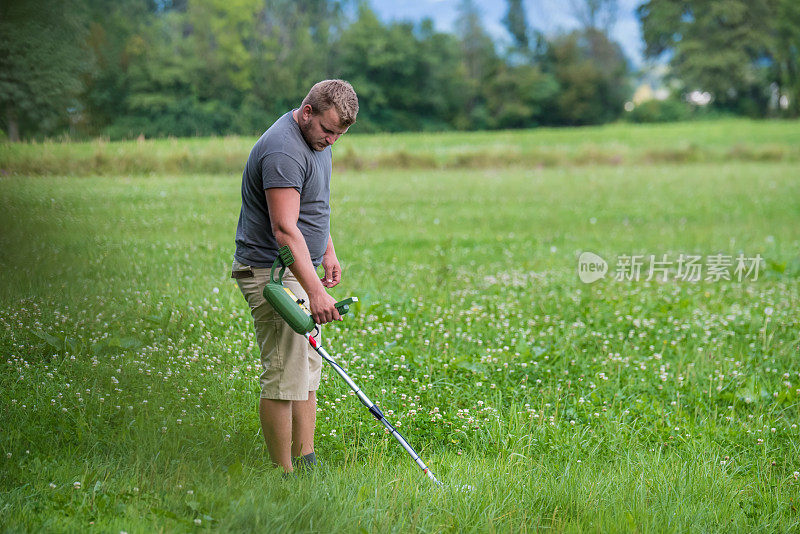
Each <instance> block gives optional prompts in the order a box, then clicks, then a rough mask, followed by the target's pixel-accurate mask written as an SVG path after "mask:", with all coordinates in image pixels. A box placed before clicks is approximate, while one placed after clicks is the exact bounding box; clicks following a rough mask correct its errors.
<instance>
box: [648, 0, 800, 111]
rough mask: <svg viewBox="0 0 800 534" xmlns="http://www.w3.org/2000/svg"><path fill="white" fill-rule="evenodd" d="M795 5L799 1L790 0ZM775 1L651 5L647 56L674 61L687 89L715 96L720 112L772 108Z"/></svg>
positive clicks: (663, 0)
mask: <svg viewBox="0 0 800 534" xmlns="http://www.w3.org/2000/svg"><path fill="white" fill-rule="evenodd" d="M790 1H794V0H790ZM775 5H776V1H775V0H717V1H714V2H708V1H706V0H681V1H675V0H649V1H648V2H646V3H644V4H642V5H641V6H640V7H639V8H638V15H639V18H640V19H641V21H642V32H643V36H644V40H645V43H646V48H645V54H646V55H647V56H648V57H652V58H658V57H662V56H669V58H670V59H669V64H670V67H671V71H672V75H673V76H674V77H675V78H677V79H678V80H681V81H682V82H683V83H684V84H685V87H686V89H687V90H692V89H701V90H704V91H709V92H710V93H712V94H713V96H714V99H715V104H716V105H717V106H718V107H722V108H726V109H730V110H733V111H750V112H756V111H758V112H760V113H763V111H764V110H765V108H766V105H767V101H768V85H769V81H768V80H767V77H766V75H765V70H766V69H765V68H764V66H763V62H764V61H768V59H769V57H770V45H771V44H772V41H771V34H772V33H773V31H772V25H773V24H774V22H775V20H776V19H775V15H776V12H775V9H774V7H775Z"/></svg>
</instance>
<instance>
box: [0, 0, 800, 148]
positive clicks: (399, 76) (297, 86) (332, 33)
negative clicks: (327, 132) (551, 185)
mask: <svg viewBox="0 0 800 534" xmlns="http://www.w3.org/2000/svg"><path fill="white" fill-rule="evenodd" d="M798 5H800V3H797V2H795V1H794V0H716V1H707V0H681V1H677V0H650V1H648V2H645V3H644V4H643V5H642V6H641V7H640V8H639V11H638V13H639V17H640V19H641V21H642V29H643V33H644V38H645V41H646V45H647V50H646V53H647V55H648V57H651V58H667V60H668V63H669V65H670V77H671V78H670V80H671V82H670V83H671V84H672V86H673V87H674V88H675V91H673V94H674V97H673V99H672V101H671V102H668V103H664V104H660V105H661V106H662V107H663V108H664V109H661V110H658V109H657V110H655V111H654V110H651V113H650V116H648V115H647V114H639V115H638V116H640V117H643V118H644V119H647V118H648V117H650V119H653V120H658V118H659V116H664V117H672V116H675V117H677V118H680V117H682V116H685V113H686V112H688V111H687V110H689V107H688V105H687V104H685V103H684V101H683V100H682V95H683V94H684V93H685V92H686V91H689V90H693V89H700V90H703V91H709V92H710V93H711V94H713V95H714V99H713V102H712V103H711V105H710V107H711V108H716V109H719V110H724V111H728V112H732V113H743V114H748V115H751V116H766V115H769V114H774V113H776V111H775V110H779V111H778V112H780V113H783V114H784V115H790V116H797V114H798V97H800V83H798V66H799V65H800V60H799V59H798V48H799V47H798V42H799V41H798V34H799V33H800V9H799V8H798ZM571 7H572V9H573V11H574V14H575V16H576V19H577V20H579V21H580V23H581V25H580V27H579V29H576V30H574V31H571V32H563V33H560V34H557V35H544V34H542V33H541V32H537V31H535V30H533V29H532V28H531V26H530V24H529V22H528V15H527V13H526V12H525V6H524V4H523V2H522V1H521V0H507V3H506V16H505V17H504V19H503V23H504V24H505V26H506V28H507V30H508V33H509V35H510V36H511V40H510V42H509V43H504V44H499V43H497V42H495V40H493V39H492V37H491V36H490V35H489V34H488V33H487V31H486V29H485V27H484V25H483V24H482V20H481V14H480V11H479V8H478V6H477V5H476V4H475V2H474V0H461V2H460V4H459V7H458V19H457V21H456V24H455V27H454V31H452V32H441V31H437V30H436V29H435V28H434V25H433V22H432V21H431V20H430V19H423V20H422V21H419V22H389V23H385V22H382V21H381V20H380V19H379V18H378V17H377V16H376V14H375V12H374V11H373V10H372V9H371V8H370V6H369V4H368V3H367V2H364V1H358V0H115V1H110V0H16V1H15V0H12V1H4V2H3V3H2V4H1V5H0V28H1V29H2V34H3V35H4V39H3V40H2V41H0V107H1V108H2V110H0V113H2V116H1V117H0V120H1V121H2V123H3V130H4V131H5V132H6V135H7V136H8V138H9V139H11V140H15V139H19V138H36V137H41V136H53V135H58V134H60V133H64V132H68V133H69V134H70V135H71V136H73V137H82V136H107V137H110V138H114V139H116V138H133V137H137V136H139V135H144V136H146V137H159V136H168V135H173V136H194V135H226V134H248V135H251V134H256V133H259V132H261V131H263V129H264V128H265V127H266V126H268V125H269V124H270V123H271V121H273V120H274V119H275V118H276V117H277V116H279V115H280V114H282V113H284V112H286V111H287V110H288V109H291V108H292V107H293V106H297V105H298V103H299V102H300V101H301V100H302V98H303V96H304V95H305V93H306V91H307V90H308V88H309V87H310V86H311V85H312V84H313V83H314V82H316V81H318V80H320V79H323V78H330V77H339V78H344V79H347V80H349V81H350V82H351V83H352V84H353V85H354V87H355V88H356V91H357V92H358V94H359V100H360V104H361V110H362V111H361V113H360V114H359V120H358V122H357V124H356V126H354V128H353V131H361V132H373V131H390V132H391V131H408V130H447V129H463V130H467V129H497V128H523V127H533V126H537V125H583V124H599V123H604V122H609V121H614V120H617V119H619V118H620V117H621V116H622V115H623V114H625V113H626V112H625V111H624V104H625V102H626V101H628V100H629V99H630V97H631V94H632V91H633V88H634V81H633V77H632V74H633V73H632V70H631V68H630V64H629V62H628V60H627V59H626V58H625V56H624V54H623V52H622V50H621V48H620V46H619V44H617V43H615V42H614V41H613V40H612V39H610V38H609V29H610V27H611V26H612V25H613V22H614V17H615V13H616V8H617V6H616V0H572V3H571ZM776 95H777V96H776ZM776 98H777V100H776ZM676 113H677V115H676ZM682 114H683V115H682ZM662 118H663V117H662Z"/></svg>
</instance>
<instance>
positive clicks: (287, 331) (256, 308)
mask: <svg viewBox="0 0 800 534" xmlns="http://www.w3.org/2000/svg"><path fill="white" fill-rule="evenodd" d="M233 270H234V271H246V270H252V272H253V274H254V275H255V276H253V277H250V278H237V279H236V283H237V284H238V285H239V289H240V290H241V291H242V294H243V295H244V298H245V299H246V300H247V304H248V305H249V306H250V313H251V314H252V316H253V326H254V327H255V331H256V341H257V342H258V347H259V349H260V351H261V369H262V372H261V378H260V381H261V398H262V399H279V400H299V401H304V400H308V392H309V391H316V390H317V389H319V379H320V372H321V369H322V358H321V357H320V356H319V354H317V353H316V351H314V349H313V348H311V345H309V343H308V340H306V338H304V337H303V336H301V335H300V334H298V333H297V332H295V331H294V330H292V329H291V327H290V326H289V325H288V324H287V323H286V321H284V320H283V319H282V318H281V316H280V315H278V313H277V312H276V311H275V309H274V308H273V307H272V306H271V305H270V304H269V303H268V302H267V301H266V300H265V299H264V295H263V294H262V291H263V290H264V286H265V285H266V283H267V280H268V279H269V271H270V270H269V269H266V268H263V269H262V268H259V267H249V266H248V265H244V264H242V263H239V262H238V261H236V260H234V261H233ZM283 285H285V286H286V287H288V288H289V289H290V290H291V291H292V293H294V294H295V295H296V296H297V298H299V299H304V300H305V301H306V302H308V295H306V292H305V290H303V287H302V286H301V285H300V283H299V282H298V281H297V279H296V278H295V277H294V275H293V274H292V273H291V271H289V269H286V272H285V274H284V275H283ZM320 337H321V334H317V335H316V336H315V337H314V339H316V340H317V342H319V341H320Z"/></svg>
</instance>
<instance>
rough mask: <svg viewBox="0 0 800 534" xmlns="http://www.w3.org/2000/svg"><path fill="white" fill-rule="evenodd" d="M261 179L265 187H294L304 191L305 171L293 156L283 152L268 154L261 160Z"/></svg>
mask: <svg viewBox="0 0 800 534" xmlns="http://www.w3.org/2000/svg"><path fill="white" fill-rule="evenodd" d="M261 181H262V184H263V186H264V189H271V188H273V187H293V188H295V189H296V190H297V192H298V193H302V191H303V182H304V181H305V172H304V171H303V167H302V166H301V165H300V164H299V163H298V162H297V160H295V159H294V158H293V157H291V156H289V155H287V154H283V153H281V152H274V153H272V154H267V155H266V156H265V157H264V159H263V160H262V161H261Z"/></svg>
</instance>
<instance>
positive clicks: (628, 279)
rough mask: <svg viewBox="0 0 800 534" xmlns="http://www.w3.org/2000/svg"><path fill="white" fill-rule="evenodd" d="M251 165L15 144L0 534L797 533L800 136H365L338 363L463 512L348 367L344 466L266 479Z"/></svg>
mask: <svg viewBox="0 0 800 534" xmlns="http://www.w3.org/2000/svg"><path fill="white" fill-rule="evenodd" d="M253 141H254V139H252V138H251V139H246V138H225V139H191V140H184V139H177V140H160V141H139V142H137V141H131V142H127V143H107V142H102V141H101V142H87V143H44V144H27V145H3V146H2V147H0V169H2V173H0V228H2V231H0V348H1V349H2V358H1V359H0V366H2V372H1V373H0V403H2V406H3V418H2V422H0V454H2V456H1V457H0V465H1V466H2V467H1V468H0V530H2V531H4V532H114V533H116V532H127V533H133V532H193V531H206V530H209V531H220V532H256V531H257V532H368V533H373V532H374V533H383V532H531V531H547V532H709V531H711V532H789V531H796V530H798V529H800V511H798V507H799V506H800V480H799V479H800V429H798V424H800V409H799V405H798V402H799V401H800V359H798V356H800V333H799V332H800V328H799V327H800V318H798V313H797V310H798V309H800V181H798V172H797V168H798V166H797V162H798V161H800V152H798V146H800V123H798V122H762V123H758V122H749V121H719V122H709V123H686V124H675V125H664V126H658V127H656V126H634V125H612V126H606V127H600V128H581V129H569V130H531V131H526V132H494V133H446V134H404V135H385V136H369V137H367V136H358V135H348V136H345V137H343V138H342V140H341V146H338V145H337V147H336V148H335V154H336V156H335V169H334V182H333V186H332V208H333V215H332V235H333V239H334V242H335V244H336V250H337V253H338V256H339V259H340V260H341V262H342V266H343V270H344V274H343V279H342V283H341V284H340V285H339V286H338V287H337V288H335V289H334V290H332V293H333V294H334V296H336V297H338V298H344V297H347V296H351V295H354V296H357V297H358V298H359V300H360V302H359V303H358V304H357V305H356V306H354V308H353V311H352V313H351V314H349V315H348V316H347V318H346V320H345V321H344V322H342V323H337V324H335V325H329V326H326V327H325V329H324V333H323V339H324V341H323V344H324V346H325V347H326V348H327V349H328V351H329V352H330V353H331V354H332V355H334V356H335V357H337V358H338V361H339V363H340V364H342V366H343V367H345V369H347V370H348V371H349V372H350V374H351V376H352V377H353V378H354V380H355V381H356V383H358V384H359V385H360V386H362V388H363V389H364V390H365V392H366V393H367V395H368V396H370V397H371V398H372V400H373V401H375V402H376V403H377V404H378V405H379V406H380V407H381V408H382V409H383V411H384V412H385V413H386V414H387V415H388V416H389V417H390V419H391V420H392V422H393V423H395V424H396V425H397V426H398V429H399V430H400V431H401V432H403V434H404V435H405V436H406V438H407V439H408V441H409V442H410V443H411V444H412V446H414V447H415V448H416V449H417V451H418V452H419V453H420V455H421V456H422V458H423V459H424V460H425V461H426V463H427V464H428V465H429V466H430V468H431V469H432V470H433V471H434V472H435V473H436V475H437V477H438V478H439V479H440V480H441V481H442V482H443V483H444V485H443V486H442V487H435V486H433V485H432V484H431V483H430V482H429V481H428V480H427V478H426V477H424V475H422V473H421V472H419V470H418V469H417V467H416V466H415V465H413V464H412V462H411V461H410V460H409V458H408V456H407V455H406V453H405V452H404V451H403V450H402V449H401V448H400V446H399V445H398V444H397V443H396V442H395V441H394V440H393V439H392V438H391V436H388V435H387V434H386V433H385V432H384V431H383V430H382V427H381V426H380V425H379V424H378V423H377V422H376V421H375V420H374V419H373V418H372V416H371V415H370V414H369V413H368V412H367V411H366V410H365V409H364V408H363V407H362V406H361V404H360V403H359V402H358V401H357V399H356V398H355V397H354V396H353V395H352V394H350V391H349V389H348V388H347V387H346V385H345V384H344V383H343V382H342V381H341V380H340V379H339V378H338V377H337V376H336V375H335V373H333V372H332V370H330V369H327V368H324V369H323V382H322V386H321V389H320V391H319V411H318V425H317V439H316V449H317V455H318V457H320V458H321V459H322V461H323V462H324V469H323V470H322V472H320V473H317V474H314V475H313V476H308V477H300V478H296V479H289V480H284V479H282V478H281V476H280V473H279V472H277V471H276V470H275V469H273V468H271V467H270V465H269V461H268V457H267V453H266V448H265V446H264V443H263V439H262V437H261V435H260V429H259V423H258V416H257V402H258V392H259V387H258V380H257V377H258V373H259V363H258V351H257V348H256V346H255V339H254V335H253V333H252V327H251V323H250V315H249V310H248V308H247V306H246V304H245V302H244V300H243V298H242V296H241V294H240V293H239V291H238V289H237V287H236V285H235V283H234V282H233V281H232V280H231V279H230V278H229V276H230V272H229V269H230V263H231V259H232V253H233V235H234V231H235V226H236V221H237V218H238V213H239V204H240V197H239V195H240V183H241V165H242V164H243V162H244V158H245V157H246V155H247V152H248V151H249V148H250V145H252V143H253ZM340 154H341V156H340ZM687 154H688V156H687ZM514 155H516V156H514ZM504 156H509V157H504ZM510 156H514V157H510ZM338 157H341V160H343V161H342V164H341V165H340V166H337V164H336V161H337V160H336V158H338ZM548 158H549V159H548ZM119 162H121V163H120V168H118V169H117V168H116V166H115V165H116V163H119ZM203 162H206V163H207V164H208V169H206V170H204V169H203ZM59 169H61V170H60V171H59ZM584 251H591V252H593V253H595V254H597V255H599V256H601V257H602V258H604V259H605V260H606V261H607V263H608V272H607V273H606V275H605V277H604V278H602V279H600V280H598V281H595V282H594V283H584V282H582V281H581V278H580V277H579V274H578V258H579V256H580V254H581V253H582V252H584ZM632 256H641V259H642V261H643V265H644V266H643V268H642V271H641V273H640V276H638V277H635V278H634V277H633V276H625V272H624V271H623V270H621V269H620V267H619V266H620V265H622V264H624V259H625V258H630V257H632ZM650 256H654V259H655V260H659V261H661V262H662V263H661V264H660V265H661V266H662V267H663V266H665V265H666V267H665V270H664V271H663V273H660V274H659V273H658V272H656V273H654V276H649V273H648V267H649V265H650ZM689 256H697V257H699V258H700V261H701V263H702V264H703V267H704V269H703V271H702V274H701V276H700V279H699V280H697V281H692V280H685V279H681V278H680V276H679V275H680V274H681V273H680V272H679V271H678V269H679V268H680V267H682V265H681V264H680V262H679V260H680V259H682V258H684V259H685V258H687V257H689ZM714 257H718V258H719V257H724V258H728V259H730V260H731V261H732V262H733V264H732V265H730V266H729V269H727V270H725V273H726V274H722V273H717V275H716V276H715V275H714V273H713V271H712V270H711V268H710V267H709V266H710V265H711V263H712V260H713V258H714ZM739 257H743V258H745V259H748V258H749V259H752V258H756V257H760V258H762V261H760V262H758V273H757V274H756V273H755V272H754V271H752V270H751V271H748V272H744V273H743V272H738V273H737V271H736V270H735V267H736V259H737V258H739ZM726 276H727V278H726ZM664 278H666V280H665V279H664ZM465 485H470V486H472V487H473V489H465V488H464V486H465Z"/></svg>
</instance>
